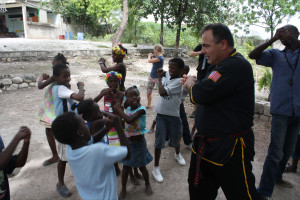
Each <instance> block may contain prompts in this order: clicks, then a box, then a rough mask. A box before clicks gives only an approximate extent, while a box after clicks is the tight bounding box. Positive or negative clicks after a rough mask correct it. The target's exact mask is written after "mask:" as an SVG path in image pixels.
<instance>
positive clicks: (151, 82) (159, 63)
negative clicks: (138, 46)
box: [146, 44, 165, 108]
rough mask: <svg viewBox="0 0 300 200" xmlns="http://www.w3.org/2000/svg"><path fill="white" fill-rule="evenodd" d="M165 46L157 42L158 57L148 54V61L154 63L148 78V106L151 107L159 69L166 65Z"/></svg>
mask: <svg viewBox="0 0 300 200" xmlns="http://www.w3.org/2000/svg"><path fill="white" fill-rule="evenodd" d="M163 53H164V48H163V46H162V45H161V44H156V45H154V54H155V55H156V57H155V56H154V55H153V54H152V53H149V54H148V63H152V64H153V66H152V69H151V73H150V75H149V78H148V84H147V100H148V103H147V106H146V108H150V107H151V100H152V97H151V94H152V90H153V88H154V86H155V83H156V84H157V81H158V75H157V70H158V69H161V68H163V66H164V60H165V59H164V56H163Z"/></svg>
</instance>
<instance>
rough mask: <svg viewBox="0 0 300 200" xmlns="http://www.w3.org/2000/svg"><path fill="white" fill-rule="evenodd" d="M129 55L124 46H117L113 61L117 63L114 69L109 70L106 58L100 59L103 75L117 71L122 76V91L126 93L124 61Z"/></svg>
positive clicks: (113, 50)
mask: <svg viewBox="0 0 300 200" xmlns="http://www.w3.org/2000/svg"><path fill="white" fill-rule="evenodd" d="M126 54H127V49H126V48H124V47H123V46H122V44H119V45H118V46H115V47H113V48H112V59H113V62H115V63H117V64H116V65H115V66H113V67H109V68H107V67H106V65H105V62H106V60H105V59H104V58H100V59H99V64H100V68H101V71H102V72H103V73H109V72H110V71H116V72H118V73H119V74H121V75H122V81H121V83H120V88H119V89H120V91H122V92H125V86H124V83H125V78H126V65H125V64H124V63H123V59H124V58H125V56H126Z"/></svg>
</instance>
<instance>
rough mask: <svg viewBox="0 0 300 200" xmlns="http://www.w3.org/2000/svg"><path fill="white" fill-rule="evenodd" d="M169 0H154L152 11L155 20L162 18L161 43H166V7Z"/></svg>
mask: <svg viewBox="0 0 300 200" xmlns="http://www.w3.org/2000/svg"><path fill="white" fill-rule="evenodd" d="M168 3H169V0H152V4H151V5H152V7H149V8H150V9H151V10H153V11H152V14H153V16H154V19H155V21H156V22H157V21H158V19H160V44H161V45H164V21H165V8H166V5H167V4H168Z"/></svg>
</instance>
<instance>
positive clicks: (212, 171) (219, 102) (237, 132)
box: [182, 24, 260, 200]
mask: <svg viewBox="0 0 300 200" xmlns="http://www.w3.org/2000/svg"><path fill="white" fill-rule="evenodd" d="M201 53H202V54H205V56H206V59H207V62H208V63H209V64H210V65H211V66H210V67H209V68H208V70H207V73H206V75H205V77H204V78H203V79H202V80H200V81H199V80H198V81H197V78H196V77H192V76H184V78H183V79H182V83H183V84H184V87H185V88H187V89H189V92H190V97H191V102H193V103H195V104H197V112H196V118H195V123H196V127H197V130H198V133H197V134H196V136H195V138H194V144H193V152H192V157H191V163H190V169H189V177H188V182H189V193H190V199H205V200H210V199H215V198H216V197H217V194H218V189H219V187H221V188H222V190H223V192H224V194H225V196H226V198H227V199H231V200H244V199H252V200H256V199H260V196H259V195H258V193H257V191H256V188H255V177H254V175H253V173H252V164H251V161H253V157H254V135H253V132H252V129H251V127H252V125H253V115H254V79H253V72H252V67H251V65H250V63H249V62H248V61H247V60H246V59H245V58H244V57H243V56H242V55H241V54H240V53H238V52H236V50H235V49H234V41H233V38H232V35H231V32H230V30H229V29H228V27H227V26H225V25H223V24H210V25H207V26H205V27H204V28H203V30H202V50H201Z"/></svg>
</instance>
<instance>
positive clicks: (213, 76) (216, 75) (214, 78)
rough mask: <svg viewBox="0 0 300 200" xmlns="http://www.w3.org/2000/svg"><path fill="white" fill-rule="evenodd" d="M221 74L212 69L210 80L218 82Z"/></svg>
mask: <svg viewBox="0 0 300 200" xmlns="http://www.w3.org/2000/svg"><path fill="white" fill-rule="evenodd" d="M221 76H222V75H221V74H220V73H219V72H217V71H212V72H211V73H210V75H209V76H208V78H209V79H210V80H212V81H213V82H215V83H216V82H217V81H218V80H219V79H220V78H221Z"/></svg>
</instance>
